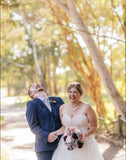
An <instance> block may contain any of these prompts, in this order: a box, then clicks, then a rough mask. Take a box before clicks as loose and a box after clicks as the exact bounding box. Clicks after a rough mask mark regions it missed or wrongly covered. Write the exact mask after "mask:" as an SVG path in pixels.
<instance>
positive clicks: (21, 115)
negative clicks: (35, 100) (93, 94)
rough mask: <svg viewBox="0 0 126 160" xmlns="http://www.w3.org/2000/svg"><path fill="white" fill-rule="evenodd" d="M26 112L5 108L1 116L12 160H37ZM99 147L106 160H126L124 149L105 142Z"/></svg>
mask: <svg viewBox="0 0 126 160" xmlns="http://www.w3.org/2000/svg"><path fill="white" fill-rule="evenodd" d="M25 110H26V108H25V107H24V108H22V107H20V108H19V107H9V106H6V107H4V106H3V107H2V108H1V115H2V116H4V117H5V120H4V122H3V123H2V130H1V139H2V142H3V143H2V144H4V146H5V147H6V149H7V150H8V153H9V155H10V157H11V159H10V160H36V155H35V153H34V135H33V134H32V133H31V131H30V129H29V127H28V124H27V121H26V118H25ZM98 146H99V150H100V152H101V153H102V155H103V156H104V160H125V150H124V148H120V147H117V146H115V145H112V144H110V143H106V142H104V141H99V142H98Z"/></svg>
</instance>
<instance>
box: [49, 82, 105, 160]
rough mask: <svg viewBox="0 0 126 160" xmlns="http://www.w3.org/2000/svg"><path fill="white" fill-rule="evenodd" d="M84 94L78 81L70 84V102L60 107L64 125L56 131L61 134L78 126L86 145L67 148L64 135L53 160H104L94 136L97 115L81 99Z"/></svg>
mask: <svg viewBox="0 0 126 160" xmlns="http://www.w3.org/2000/svg"><path fill="white" fill-rule="evenodd" d="M82 94H83V90H82V87H81V85H80V84H79V83H78V82H73V83H71V84H69V85H68V98H69V101H70V102H69V103H67V104H63V105H62V106H61V107H60V118H61V122H62V125H63V127H62V129H59V130H57V131H55V134H57V135H61V134H63V133H64V130H67V128H69V127H77V128H78V129H79V130H80V131H81V132H82V133H83V134H84V135H85V137H86V138H85V141H84V145H83V147H82V148H75V149H74V150H71V151H70V150H68V149H67V146H66V145H65V142H64V138H63V136H62V137H61V139H60V141H59V144H58V147H57V149H56V150H55V152H54V154H53V157H52V160H64V159H65V160H103V157H102V155H101V154H100V152H99V150H98V146H97V143H96V140H95V139H94V137H93V136H92V134H93V133H94V132H95V130H96V129H97V117H96V114H95V112H94V110H93V108H92V107H91V106H90V105H89V104H87V103H85V102H82V101H80V97H81V96H82Z"/></svg>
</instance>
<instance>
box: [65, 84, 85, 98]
mask: <svg viewBox="0 0 126 160" xmlns="http://www.w3.org/2000/svg"><path fill="white" fill-rule="evenodd" d="M73 87H75V88H76V89H77V90H78V92H79V93H80V95H81V96H82V94H83V88H82V86H81V84H80V83H79V82H73V83H69V84H68V87H67V92H69V90H70V89H71V88H73Z"/></svg>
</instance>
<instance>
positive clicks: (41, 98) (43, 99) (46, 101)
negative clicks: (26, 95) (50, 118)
mask: <svg viewBox="0 0 126 160" xmlns="http://www.w3.org/2000/svg"><path fill="white" fill-rule="evenodd" d="M37 98H39V99H40V100H41V101H42V102H43V103H45V105H46V106H47V108H48V109H49V111H50V112H51V111H52V109H51V105H50V103H49V99H48V97H37Z"/></svg>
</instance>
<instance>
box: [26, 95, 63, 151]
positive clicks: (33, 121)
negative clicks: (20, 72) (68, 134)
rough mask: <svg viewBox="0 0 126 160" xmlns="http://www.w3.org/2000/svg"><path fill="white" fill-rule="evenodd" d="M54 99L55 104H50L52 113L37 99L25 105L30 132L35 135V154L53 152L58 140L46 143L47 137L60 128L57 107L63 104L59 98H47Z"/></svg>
mask: <svg viewBox="0 0 126 160" xmlns="http://www.w3.org/2000/svg"><path fill="white" fill-rule="evenodd" d="M49 99H55V101H56V103H53V104H51V108H52V112H50V111H49V109H48V108H47V107H46V105H45V104H44V103H43V102H42V101H41V100H40V99H39V98H36V99H35V100H31V101H29V102H28V103H27V110H26V118H27V121H28V124H29V127H30V129H31V131H32V132H33V133H34V134H35V152H41V151H54V150H55V149H56V147H57V144H58V139H56V140H55V141H54V142H52V143H49V142H47V138H48V135H49V134H50V132H53V131H55V130H57V129H59V128H60V127H61V121H60V116H59V107H60V106H61V105H62V104H64V102H63V100H62V99H61V98H60V97H49Z"/></svg>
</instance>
